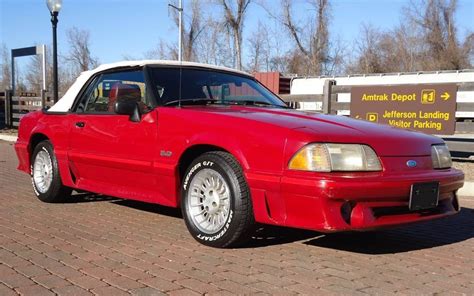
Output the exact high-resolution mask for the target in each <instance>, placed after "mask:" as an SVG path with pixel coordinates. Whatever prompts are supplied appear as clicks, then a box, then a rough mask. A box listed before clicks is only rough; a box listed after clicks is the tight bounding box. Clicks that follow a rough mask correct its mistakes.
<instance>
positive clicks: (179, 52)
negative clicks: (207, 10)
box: [168, 0, 183, 62]
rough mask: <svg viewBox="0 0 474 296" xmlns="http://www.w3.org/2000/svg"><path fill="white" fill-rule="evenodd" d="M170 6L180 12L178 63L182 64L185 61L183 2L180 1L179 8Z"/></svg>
mask: <svg viewBox="0 0 474 296" xmlns="http://www.w3.org/2000/svg"><path fill="white" fill-rule="evenodd" d="M168 6H170V7H172V8H174V9H176V10H177V11H178V31H179V32H178V34H179V36H178V61H180V62H181V60H182V59H183V48H182V47H183V0H179V2H178V7H176V6H175V5H173V4H168Z"/></svg>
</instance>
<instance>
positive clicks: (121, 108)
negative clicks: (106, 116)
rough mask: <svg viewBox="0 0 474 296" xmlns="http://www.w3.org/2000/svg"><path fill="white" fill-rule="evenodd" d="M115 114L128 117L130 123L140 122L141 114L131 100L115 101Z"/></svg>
mask: <svg viewBox="0 0 474 296" xmlns="http://www.w3.org/2000/svg"><path fill="white" fill-rule="evenodd" d="M115 113H117V114H120V115H129V116H130V121H133V122H140V119H141V114H140V108H139V107H138V103H137V102H136V101H132V100H117V102H115Z"/></svg>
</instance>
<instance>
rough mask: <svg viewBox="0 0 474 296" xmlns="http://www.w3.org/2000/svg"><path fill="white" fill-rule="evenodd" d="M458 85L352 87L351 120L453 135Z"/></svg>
mask: <svg viewBox="0 0 474 296" xmlns="http://www.w3.org/2000/svg"><path fill="white" fill-rule="evenodd" d="M456 92H457V85H456V84H406V85H389V86H384V85H371V86H353V87H352V89H351V117H354V118H358V119H364V120H368V121H371V122H376V123H383V124H389V125H391V126H394V127H398V128H404V129H412V130H418V131H421V132H424V133H430V134H442V135H448V134H454V131H455V128H456V118H455V112H456Z"/></svg>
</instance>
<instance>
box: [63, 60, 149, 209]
mask: <svg viewBox="0 0 474 296" xmlns="http://www.w3.org/2000/svg"><path fill="white" fill-rule="evenodd" d="M123 98H126V99H128V100H130V99H131V100H136V101H137V104H138V105H139V106H140V110H141V113H142V116H141V118H140V120H139V122H133V121H131V120H130V118H129V116H128V115H119V114H116V113H115V112H114V105H115V102H116V101H117V100H120V99H123ZM74 109H75V111H74V112H73V114H72V115H71V124H72V125H73V126H72V127H71V132H70V135H69V149H68V157H69V164H70V170H71V174H72V176H73V179H74V180H75V182H76V185H77V187H78V188H80V189H83V190H87V191H92V192H96V193H102V194H107V195H112V196H117V197H126V198H132V199H138V200H144V201H154V199H155V198H156V194H155V193H156V191H157V178H156V175H155V174H154V171H153V161H154V159H155V157H156V150H155V145H156V140H157V112H156V111H155V110H153V103H152V99H151V97H150V96H148V95H147V88H146V85H145V79H144V72H143V69H133V70H121V71H112V72H107V73H102V74H99V75H97V76H96V77H95V78H94V79H92V81H91V82H89V85H88V86H87V87H86V89H85V91H84V92H83V94H82V95H81V97H80V98H79V101H78V103H77V106H75V107H73V110H74Z"/></svg>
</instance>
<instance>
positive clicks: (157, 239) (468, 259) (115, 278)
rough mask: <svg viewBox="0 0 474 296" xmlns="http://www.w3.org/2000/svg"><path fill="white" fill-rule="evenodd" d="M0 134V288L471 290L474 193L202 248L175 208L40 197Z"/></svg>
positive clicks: (39, 291)
mask: <svg viewBox="0 0 474 296" xmlns="http://www.w3.org/2000/svg"><path fill="white" fill-rule="evenodd" d="M16 165H17V160H16V157H15V154H14V151H13V146H12V143H7V142H2V141H0V201H1V203H0V263H1V265H0V295H16V294H25V295H50V294H51V295H53V294H59V295H91V294H99V295H122V294H123V295H126V294H133V295H159V294H162V293H166V294H171V295H199V294H201V295H203V294H206V295H209V294H212V295H226V294H272V295H273V294H277V295H278V294H280V295H292V294H298V293H302V294H311V295H316V294H324V295H330V294H351V295H358V294H381V295H382V294H383V295H390V294H395V293H397V294H401V295H420V294H446V295H447V294H449V295H452V294H468V295H472V294H474V292H473V291H474V197H463V198H462V199H461V205H462V206H463V208H462V210H461V212H460V213H459V214H458V215H456V216H454V217H450V218H447V219H442V220H438V221H432V222H427V223H424V224H421V225H411V226H405V227H402V228H398V229H391V230H384V231H378V232H372V233H350V234H331V235H325V234H321V233H317V232H311V231H302V230H294V229H283V228H275V227H266V228H264V229H260V231H259V232H258V233H257V235H256V237H255V238H254V239H253V240H252V241H251V242H250V243H249V244H248V245H247V246H246V247H243V248H239V249H232V250H221V249H212V248H208V247H204V246H202V245H200V244H198V243H197V242H195V241H194V240H193V239H192V238H191V236H190V235H189V234H188V232H187V229H186V227H185V225H184V222H183V221H182V219H181V218H180V211H179V210H175V209H169V208H165V207H161V206H157V205H150V204H145V203H140V202H134V201H126V200H119V199H114V198H110V197H104V196H94V195H89V194H77V195H76V196H74V198H73V199H71V200H70V202H67V203H62V204H44V203H41V202H39V201H38V200H37V199H36V198H35V196H34V194H33V192H32V189H31V184H30V180H29V177H28V176H27V175H25V174H23V173H20V172H18V171H16V169H15V168H16Z"/></svg>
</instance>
